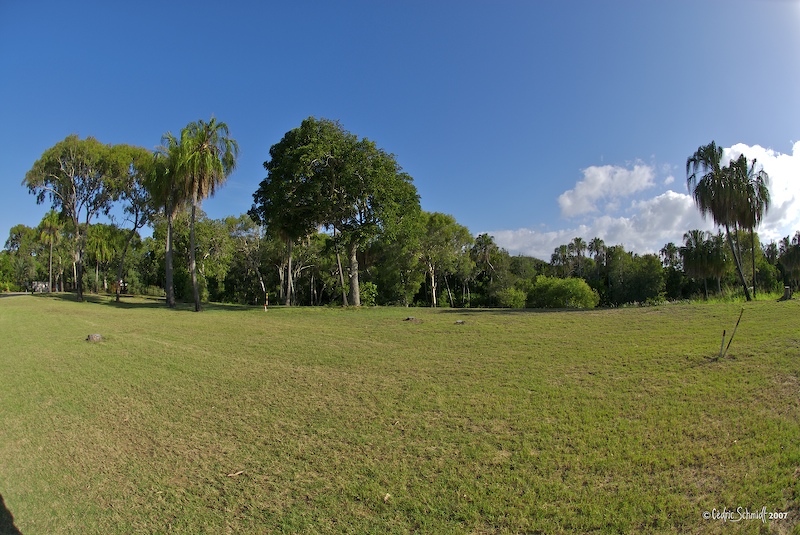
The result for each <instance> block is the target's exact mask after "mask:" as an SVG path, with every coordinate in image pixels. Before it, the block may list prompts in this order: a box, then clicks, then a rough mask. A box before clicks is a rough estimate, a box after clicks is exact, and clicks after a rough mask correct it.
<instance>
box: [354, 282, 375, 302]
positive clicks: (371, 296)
mask: <svg viewBox="0 0 800 535" xmlns="http://www.w3.org/2000/svg"><path fill="white" fill-rule="evenodd" d="M358 292H359V294H360V297H361V306H364V307H374V306H375V304H376V303H377V300H378V287H377V286H376V285H375V283H372V282H362V283H361V285H360V286H359V288H358Z"/></svg>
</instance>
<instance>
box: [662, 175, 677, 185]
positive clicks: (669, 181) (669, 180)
mask: <svg viewBox="0 0 800 535" xmlns="http://www.w3.org/2000/svg"><path fill="white" fill-rule="evenodd" d="M673 182H675V177H674V176H672V175H669V176H668V177H667V178H665V179H664V185H665V186H669V185H670V184H672V183H673Z"/></svg>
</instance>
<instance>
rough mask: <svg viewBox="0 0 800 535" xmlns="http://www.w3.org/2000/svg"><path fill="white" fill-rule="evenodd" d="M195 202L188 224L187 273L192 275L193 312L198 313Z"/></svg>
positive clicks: (198, 291) (198, 290)
mask: <svg viewBox="0 0 800 535" xmlns="http://www.w3.org/2000/svg"><path fill="white" fill-rule="evenodd" d="M196 208H197V202H193V203H192V218H191V221H190V222H189V271H190V272H191V275H192V292H193V293H194V311H195V312H200V287H199V285H198V284H197V261H196V260H195V250H194V247H195V246H194V243H195V239H194V217H195V210H196Z"/></svg>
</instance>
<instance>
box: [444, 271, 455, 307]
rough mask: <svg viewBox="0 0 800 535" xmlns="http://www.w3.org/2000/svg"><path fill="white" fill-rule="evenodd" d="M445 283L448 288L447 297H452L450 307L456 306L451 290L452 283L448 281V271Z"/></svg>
mask: <svg viewBox="0 0 800 535" xmlns="http://www.w3.org/2000/svg"><path fill="white" fill-rule="evenodd" d="M444 285H445V287H446V288H447V297H448V299H450V308H455V307H456V305H455V304H454V303H453V293H452V292H451V291H450V283H449V282H448V281H447V273H445V275H444Z"/></svg>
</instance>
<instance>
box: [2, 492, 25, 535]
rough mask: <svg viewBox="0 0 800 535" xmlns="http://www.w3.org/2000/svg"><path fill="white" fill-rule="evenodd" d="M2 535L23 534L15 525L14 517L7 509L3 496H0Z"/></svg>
mask: <svg viewBox="0 0 800 535" xmlns="http://www.w3.org/2000/svg"><path fill="white" fill-rule="evenodd" d="M0 535H22V532H21V531H20V530H19V529H18V528H17V526H15V525H14V515H12V514H11V511H9V510H8V509H6V503H5V501H3V495H2V494H0Z"/></svg>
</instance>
